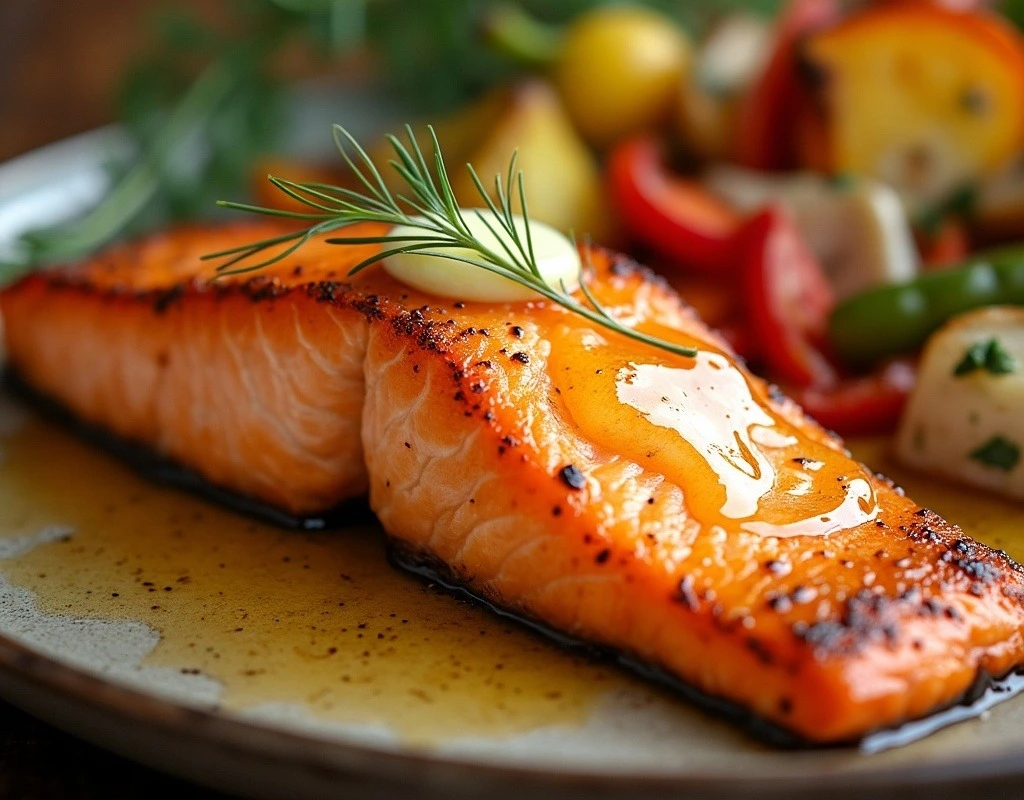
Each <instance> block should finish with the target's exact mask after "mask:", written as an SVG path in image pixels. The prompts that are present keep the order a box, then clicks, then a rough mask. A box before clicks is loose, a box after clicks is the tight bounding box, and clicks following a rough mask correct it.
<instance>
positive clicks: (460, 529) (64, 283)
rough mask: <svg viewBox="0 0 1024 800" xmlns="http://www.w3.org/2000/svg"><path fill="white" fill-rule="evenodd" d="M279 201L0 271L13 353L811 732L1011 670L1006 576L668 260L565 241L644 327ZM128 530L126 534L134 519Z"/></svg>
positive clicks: (121, 413)
mask: <svg viewBox="0 0 1024 800" xmlns="http://www.w3.org/2000/svg"><path fill="white" fill-rule="evenodd" d="M282 230H283V229H282V228H280V227H279V226H277V225H276V224H272V223H262V224H249V225H244V226H234V227H227V228H225V227H215V226H208V227H194V228H184V229H179V230H177V231H173V232H171V233H167V234H161V235H158V236H154V237H151V238H148V239H144V240H142V241H139V242H136V243H132V244H127V245H122V246H119V247H116V248H114V249H112V250H110V251H108V252H106V253H104V254H102V255H100V256H97V257H95V258H93V259H91V260H90V261H88V262H85V263H83V264H81V265H78V266H75V267H72V268H68V269H63V270H57V271H52V272H47V273H41V274H37V275H35V276H32V277H29V278H27V279H25V280H23V281H22V282H21V283H19V284H18V285H16V286H14V287H11V288H9V289H7V290H5V291H4V292H3V293H0V311H2V313H3V316H4V320H5V326H6V331H5V336H6V345H7V349H8V353H9V357H10V360H11V363H12V365H13V367H14V368H15V369H16V370H17V372H18V373H19V375H20V376H21V377H22V378H23V379H25V380H26V381H28V382H29V383H30V384H31V385H32V386H33V387H35V388H36V389H37V390H39V391H41V392H44V393H46V394H48V395H50V396H51V397H53V398H54V399H56V400H57V401H59V402H60V403H62V404H64V405H65V406H66V407H67V408H68V409H70V410H71V411H73V412H74V413H75V414H77V415H78V416H79V417H81V418H82V419H84V420H87V421H89V422H91V423H94V424H98V425H101V426H103V427H105V428H107V429H109V430H111V431H113V432H114V433H116V434H118V435H120V436H123V437H125V438H128V439H131V440H133V441H137V442H141V443H143V444H145V445H148V446H149V447H151V448H153V449H154V450H156V451H157V452H159V453H161V454H163V455H165V456H168V457H170V458H172V459H175V460H177V461H179V462H180V463H182V464H184V465H187V466H189V467H192V468H193V469H195V470H197V471H199V472H200V473H201V474H203V475H204V476H205V477H206V478H207V479H208V480H210V481H211V482H213V483H215V484H217V485H220V486H223V487H226V488H229V489H231V490H234V491H236V492H241V493H243V494H247V495H250V496H252V497H255V498H258V499H260V500H263V501H266V502H269V503H272V504H274V505H276V506H279V507H281V508H283V509H286V510H288V511H291V512H293V513H297V514H304V513H310V512H317V511H322V510H324V509H326V508H328V507H330V506H332V505H335V504H337V503H338V502H340V501H342V500H344V499H346V498H348V497H352V496H355V495H360V494H363V493H365V492H366V491H367V490H368V491H369V496H370V503H371V506H372V508H373V509H374V511H375V512H376V514H377V515H378V517H379V519H380V521H381V524H382V525H383V526H384V528H385V530H386V531H387V533H388V535H389V537H391V539H392V541H393V542H394V543H395V544H396V547H397V548H398V549H399V550H400V551H401V553H402V555H403V557H404V558H407V559H412V560H414V561H416V562H419V563H422V564H425V565H427V566H429V567H430V568H431V569H434V570H436V571H439V572H442V573H443V574H444V575H445V576H446V578H447V579H449V580H451V581H452V582H454V583H458V584H460V585H463V586H465V587H467V588H469V589H470V590H471V591H473V592H474V593H476V594H477V595H479V596H482V597H484V598H486V599H487V600H488V601H490V602H492V603H494V604H495V605H497V606H499V607H501V608H503V609H505V610H508V611H510V612H512V613H515V614H517V615H519V616H522V617H524V618H526V619H528V620H532V621H534V622H538V623H541V624H543V625H545V626H546V627H548V628H551V629H554V630H556V631H559V632H562V633H564V634H567V635H569V636H571V637H574V638H577V639H581V640H584V641H587V642H591V643H594V644H597V645H599V646H602V647H607V648H611V649H613V650H616V651H618V652H621V653H623V654H625V655H626V656H627V657H628V658H630V659H631V660H633V661H635V662H639V663H640V664H642V665H645V666H646V667H650V668H655V669H658V670H661V671H663V672H665V673H667V674H669V675H671V676H673V677H674V678H677V679H679V680H681V681H684V682H685V683H687V684H690V685H692V686H694V687H696V688H697V689H699V690H701V691H702V692H704V693H706V694H708V695H711V696H712V697H715V698H720V699H724V700H727V701H729V702H730V703H733V704H736V705H739V706H741V707H743V708H745V709H748V710H749V711H750V712H751V713H752V714H754V715H756V716H757V717H760V718H763V719H765V720H768V721H769V722H771V723H772V724H774V725H776V726H778V727H780V728H782V729H785V730H786V731H789V732H791V733H793V734H795V735H796V736H798V737H801V738H803V739H805V740H807V741H810V742H817V743H832V742H844V741H853V740H856V739H858V738H860V737H862V736H864V735H866V734H868V733H870V732H872V731H874V730H877V729H881V728H886V727H890V726H894V725H898V724H900V723H902V722H905V721H908V720H913V719H917V718H920V717H923V716H926V715H928V714H930V713H932V712H934V711H936V710H939V709H942V708H944V707H946V706H948V705H949V704H951V703H954V702H956V701H957V700H958V699H959V698H961V697H962V696H963V695H964V694H965V693H966V692H968V691H969V690H970V689H971V687H972V686H974V685H976V682H977V681H978V680H979V679H980V678H982V677H983V676H985V675H992V676H1001V675H1003V674H1005V673H1007V672H1009V671H1010V670H1012V669H1014V668H1016V667H1019V666H1021V665H1022V664H1024V635H1022V631H1024V572H1022V570H1021V568H1020V567H1019V566H1018V565H1017V564H1015V563H1014V562H1013V561H1011V560H1010V559H1009V558H1008V557H1007V556H1006V555H1005V554H1003V553H1001V552H995V551H992V550H991V549H989V548H988V547H986V546H985V545H983V544H980V543H978V542H975V541H973V540H971V539H969V538H968V537H966V536H965V535H964V534H963V533H962V532H961V531H960V530H959V529H958V528H957V527H956V526H955V525H951V524H949V523H947V522H946V521H944V520H943V519H941V518H940V517H938V516H937V515H936V514H934V513H932V512H929V511H927V510H925V509H921V508H919V507H918V506H917V505H916V504H915V503H914V502H913V501H912V500H910V499H909V498H907V497H905V496H904V495H903V493H902V492H901V491H900V490H899V489H898V488H896V487H894V486H893V485H892V484H891V483H890V482H888V481H886V480H885V479H884V478H882V477H880V476H876V475H874V474H872V473H871V472H870V471H869V470H868V469H867V468H865V467H864V466H863V465H861V464H859V463H857V462H856V461H855V460H853V459H852V458H851V457H850V456H849V454H848V453H847V452H846V450H845V449H844V447H843V445H842V442H840V441H838V440H837V439H835V438H834V437H832V436H831V435H829V434H827V433H826V432H825V431H823V430H822V429H821V428H820V427H819V426H818V425H817V424H816V423H814V422H813V421H811V420H809V419H807V418H805V417H804V415H803V413H802V412H801V411H800V410H799V409H798V408H797V407H796V406H795V405H794V404H792V403H791V402H790V401H788V400H787V399H786V398H784V397H782V396H781V395H779V394H777V393H776V392H774V391H773V390H772V389H771V387H769V386H767V385H766V384H764V383H763V382H762V381H760V380H759V379H757V378H755V377H753V376H752V375H750V374H749V373H748V372H747V371H746V369H745V368H744V367H743V366H742V364H740V363H739V362H738V361H737V359H736V358H735V357H734V356H733V355H732V353H731V352H730V351H729V349H728V347H727V346H726V345H725V344H724V342H723V341H722V340H721V339H720V338H719V337H718V336H716V335H715V334H714V333H713V332H711V331H710V330H708V329H707V328H706V327H705V326H704V325H703V324H702V323H701V322H700V321H699V320H698V319H697V318H696V317H695V316H694V315H693V314H692V313H691V312H690V311H689V310H688V309H687V308H686V307H685V305H684V304H683V303H682V302H681V301H680V299H679V298H678V297H677V296H676V295H675V294H674V293H673V292H672V291H671V290H670V289H668V288H667V287H666V286H665V285H664V284H663V283H662V282H661V281H659V280H657V279H655V278H654V277H653V276H652V275H651V273H649V272H648V271H647V270H645V269H643V268H640V267H638V266H636V265H635V264H633V263H632V262H630V261H628V260H627V259H625V258H623V257H619V256H615V255H613V254H610V253H608V252H605V251H600V250H593V251H588V252H586V253H585V255H586V259H585V261H588V262H589V263H590V265H591V268H590V269H589V272H588V283H589V285H590V287H591V290H592V291H593V293H594V295H595V296H596V298H597V299H598V300H599V301H600V302H601V303H602V304H603V305H604V306H605V307H606V308H607V309H609V310H610V311H611V312H612V313H613V314H615V316H617V317H618V318H619V319H620V320H621V321H622V322H623V323H625V324H629V325H632V326H635V327H637V328H639V329H641V330H643V331H645V332H648V333H651V334H654V335H656V336H659V337H661V338H665V339H669V340H672V341H675V342H677V343H680V344H684V345H690V346H694V347H696V348H697V351H698V353H697V355H696V357H694V358H687V357H683V356H676V355H671V354H669V353H667V352H665V351H662V350H658V349H655V348H652V347H650V346H647V345H643V344H638V343H636V342H634V341H632V340H628V339H626V338H624V337H622V336H620V335H619V334H616V333H614V332H612V331H609V330H607V329H604V328H598V327H595V326H594V325H593V324H592V323H590V322H588V321H587V320H585V319H583V318H581V317H578V316H574V315H572V314H570V313H568V312H566V311H565V310H563V309H562V308H561V307H559V306H556V305H554V304H552V303H550V302H547V301H543V300H540V299H538V300H537V301H536V302H526V303H515V304H484V303H468V302H466V303H464V302H459V301H457V300H442V299H439V298H436V297H431V296H428V295H425V294H422V293H419V292H416V291H414V290H411V289H409V288H408V287H406V286H403V285H402V284H400V283H398V282H396V281H395V280H393V279H392V278H390V277H388V276H387V274H386V273H385V272H384V271H383V270H382V269H380V268H379V267H373V268H370V269H369V270H367V271H365V272H363V273H361V274H360V275H359V276H358V277H356V278H351V279H350V278H348V277H347V272H348V270H349V268H350V267H351V266H352V265H354V264H356V263H358V262H359V261H361V260H362V259H363V258H365V257H366V256H367V255H368V254H369V252H371V251H369V250H368V249H367V248H366V247H354V246H346V247H339V246H332V245H328V244H326V243H324V242H312V243H310V244H309V245H307V246H305V247H304V248H303V249H301V250H300V251H298V252H297V253H296V254H294V255H293V256H291V257H289V258H287V259H285V260H284V261H282V262H280V263H278V264H276V265H275V266H273V267H271V268H269V269H267V270H264V271H262V272H259V273H256V276H255V277H252V278H248V277H246V276H241V277H231V278H224V279H219V280H218V279H215V272H214V267H213V266H212V265H210V264H209V263H204V262H201V261H200V260H199V257H200V256H201V255H203V254H205V253H209V252H213V251H218V250H224V249H227V248H230V247H232V246H234V245H239V244H244V243H247V242H251V241H256V240H260V239H264V238H267V237H269V236H272V235H274V234H276V233H279V232H281V231H282ZM140 535H144V533H143V532H140Z"/></svg>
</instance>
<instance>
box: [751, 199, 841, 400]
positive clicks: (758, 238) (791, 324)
mask: <svg viewBox="0 0 1024 800" xmlns="http://www.w3.org/2000/svg"><path fill="white" fill-rule="evenodd" d="M741 238H742V239H743V240H744V248H745V257H744V259H743V261H744V264H743V273H742V275H741V288H742V292H743V298H744V303H745V306H746V310H747V314H748V318H749V322H750V329H751V331H752V332H753V334H754V336H755V338H756V340H757V342H758V350H759V352H760V355H761V360H762V361H763V363H764V364H765V366H766V367H767V369H768V373H769V375H770V376H772V377H773V378H775V379H776V380H778V381H779V382H780V383H786V384H789V385H791V386H796V387H801V388H803V387H808V386H816V387H828V386H832V385H834V384H835V383H836V381H837V380H838V376H837V373H836V370H835V368H834V367H833V366H832V364H831V362H830V361H829V360H828V358H826V357H825V355H824V349H823V348H824V343H825V341H826V329H827V323H828V316H829V314H830V313H831V311H832V308H833V306H834V305H835V296H834V294H833V292H832V287H831V286H829V283H828V279H827V278H826V277H825V274H824V272H823V271H822V269H821V266H820V265H819V264H818V262H817V260H816V259H815V257H814V255H813V254H812V253H811V251H810V249H809V248H808V247H807V244H806V243H805V242H804V240H803V236H802V235H801V234H800V231H799V230H798V229H797V227H796V223H794V222H793V220H792V218H791V217H790V216H789V214H788V213H787V212H786V211H785V209H783V208H782V207H781V206H769V207H768V208H766V209H765V210H764V211H761V212H760V213H758V214H757V215H756V216H755V217H753V218H752V219H751V221H750V222H749V223H748V224H747V226H746V228H745V230H744V235H743V236H742V237H741Z"/></svg>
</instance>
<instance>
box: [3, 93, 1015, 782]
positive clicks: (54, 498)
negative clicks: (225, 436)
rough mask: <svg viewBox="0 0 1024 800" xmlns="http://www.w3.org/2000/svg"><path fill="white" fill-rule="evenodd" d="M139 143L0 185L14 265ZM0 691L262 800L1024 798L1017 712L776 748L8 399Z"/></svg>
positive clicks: (871, 446) (45, 156)
mask: <svg viewBox="0 0 1024 800" xmlns="http://www.w3.org/2000/svg"><path fill="white" fill-rule="evenodd" d="M375 103H376V101H375V100H368V98H367V97H366V96H365V95H360V94H358V93H356V94H346V95H344V96H343V97H341V98H340V99H338V98H335V99H333V100H332V101H330V102H324V100H323V98H322V97H320V98H319V99H318V101H317V102H310V101H309V99H308V98H307V99H306V100H305V101H300V102H299V110H300V111H301V112H302V113H303V114H305V115H306V116H305V117H304V118H303V119H304V122H303V124H302V125H301V126H299V127H300V128H301V129H302V131H303V132H304V136H306V137H307V138H308V137H310V135H311V134H310V131H316V130H323V131H324V132H325V136H324V138H325V139H326V122H327V120H328V118H329V115H331V114H332V111H331V110H330V109H334V110H335V112H334V114H335V115H336V116H337V115H338V114H339V113H340V112H337V111H336V110H337V109H341V108H343V109H346V113H345V120H344V121H345V122H346V123H348V124H353V122H356V123H358V122H359V121H360V120H361V121H363V122H364V123H365V122H366V121H367V120H368V118H369V117H368V115H367V111H366V109H367V108H376V106H375ZM324 109H329V110H327V111H326V112H325V111H324ZM325 113H326V114H327V115H328V116H324V114H325ZM318 117H319V118H318ZM355 127H356V128H357V129H358V127H359V125H358V124H356V125H355ZM123 146H124V145H123V143H121V142H120V141H119V138H118V135H117V133H116V131H112V130H107V131H100V132H98V133H96V134H90V135H87V136H85V137H80V138H78V139H75V140H71V141H69V142H66V143H63V144H60V145H57V146H54V147H52V148H47V149H46V150H44V151H40V152H39V153H36V154H32V155H29V156H26V157H24V158H22V159H19V160H17V161H14V162H11V163H9V164H7V165H3V166H0V254H2V253H3V252H4V251H5V248H9V247H10V246H11V242H12V241H13V237H14V236H15V235H16V234H17V232H18V231H20V230H22V229H24V228H25V227H27V226H30V225H33V224H42V223H48V222H52V221H56V220H57V219H59V218H60V217H61V216H62V215H66V214H70V213H73V212H74V210H75V209H76V208H78V207H80V206H81V204H83V203H87V202H89V200H90V199H91V198H92V197H95V196H96V195H97V194H98V193H99V192H101V191H102V190H103V185H104V179H103V173H102V170H101V169H100V166H101V164H102V163H103V160H104V158H105V157H107V156H108V155H109V154H110V153H111V152H112V150H116V149H117V148H120V147H123ZM858 452H859V454H860V455H861V457H863V458H864V459H865V460H867V461H868V463H869V464H871V466H873V467H875V468H876V469H881V470H883V471H886V472H889V473H892V474H893V476H894V477H896V478H897V479H898V480H900V481H902V482H903V483H904V484H905V485H906V487H907V489H908V490H909V491H910V492H911V493H912V494H913V495H914V496H915V497H916V498H918V499H919V500H920V501H921V502H923V503H924V504H926V505H931V506H932V507H934V508H935V509H936V510H938V511H939V512H940V513H943V514H945V515H947V516H948V517H950V518H951V519H953V520H955V521H957V522H959V523H960V524H961V525H962V526H963V527H964V528H965V529H966V530H967V531H968V532H969V533H970V534H972V535H974V536H976V537H977V538H980V539H982V540H984V541H986V542H988V543H990V544H993V545H995V546H997V547H1002V548H1004V549H1006V550H1008V551H1009V552H1010V553H1011V554H1013V555H1015V556H1017V557H1018V558H1019V557H1020V556H1022V555H1024V509H1021V508H1019V507H1015V506H1013V505H1010V504H1006V503H1003V502H1001V501H998V500H995V499H986V498H978V497H977V496H973V495H972V494H971V493H968V492H960V491H958V490H956V489H954V488H952V487H949V486H945V485H938V484H934V483H928V482H925V481H922V480H920V479H914V478H913V477H912V476H905V475H903V474H900V473H899V471H898V470H896V469H895V468H894V467H893V465H891V464H890V463H889V462H888V461H887V459H886V457H885V448H884V443H879V442H864V443H859V444H858ZM0 696H2V697H4V698H5V699H7V700H9V701H11V702H14V703H16V704H18V705H21V706H22V707H24V708H26V709H27V710H29V711H31V712H32V713H35V714H37V715H38V716H40V717H42V718H44V719H46V720H48V721H50V722H52V723H53V724H55V725H58V726H60V727H62V728H65V729H66V730H68V731H70V732H72V733H75V734H77V735H79V736H81V737H83V738H86V739H89V740H91V741H93V742H96V743H98V744H100V745H103V746H106V747H108V748H110V749H112V750H115V751H117V752H119V753H121V754H124V755H127V756H130V757H132V758H135V759H138V760H139V761H142V762H144V763H147V764H150V765H152V766H155V767H158V768H161V769H164V770H167V771H171V772H174V773H177V774H179V775H182V776H185V777H189V778H192V779H195V780H197V781H200V782H203V783H206V784H209V785H211V786H216V787H219V788H222V789H227V790H229V791H234V792H237V793H240V794H245V795H250V796H254V797H255V796H259V797H323V796H330V795H337V796H345V797H353V796H373V797H392V796H393V797H399V796H408V795H409V793H410V792H412V791H415V792H416V794H417V796H419V797H434V796H436V797H442V796H443V797H452V796H459V797H485V796H486V797H488V798H492V799H493V798H501V797H521V796H523V795H524V794H526V793H527V792H529V793H530V794H531V795H533V796H536V797H546V796H551V797H556V796H574V797H575V796H580V797H605V796H623V797H626V796H628V797H700V798H710V797H765V798H767V797H773V798H774V797H780V798H781V797H786V798H795V797H812V796H813V797H820V796H822V794H823V793H828V794H829V795H831V796H833V797H856V796H864V795H865V794H867V793H869V792H870V793H872V794H874V795H875V796H892V797H896V796H899V797H900V798H901V800H903V798H911V797H918V796H920V797H925V796H927V797H929V798H933V799H934V798H938V797H943V796H949V797H952V796H953V795H954V794H956V795H962V794H963V793H964V792H965V791H966V792H969V794H970V796H972V797H978V796H983V795H984V796H992V797H995V796H1005V797H1018V796H1019V782H1020V780H1021V778H1024V698H1017V699H1014V700H1010V701H1008V702H1006V703H1003V704H1001V705H999V706H997V707H996V708H994V709H993V710H991V711H990V712H987V713H986V714H985V715H984V716H983V718H981V719H975V720H971V721H967V722H963V723H961V724H959V725H956V726H953V727H951V728H948V729H946V730H943V731H941V732H939V733H937V734H935V735H934V736H932V737H930V738H928V739H926V740H924V741H921V742H918V743H916V744H913V745H910V746H907V747H903V748H899V749H895V750H891V751H888V752H884V753H880V754H876V755H870V756H869V755H865V754H863V753H861V752H859V751H857V750H853V749H836V750H826V751H808V752H785V751H777V750H773V749H771V748H768V747H766V746H764V745H761V744H759V743H757V742H756V741H754V740H752V739H751V738H750V737H749V736H747V735H746V734H745V733H743V732H742V731H740V730H737V729H735V728H733V727H732V726H730V725H729V724H727V723H724V722H721V721H719V720H717V719H715V718H713V717H710V716H708V715H706V714H704V713H703V712H701V711H698V710H695V709H693V708H692V707H690V706H689V705H687V704H686V703H685V702H683V701H682V700H680V699H679V698H678V697H676V696H674V695H673V694H672V693H671V692H668V691H665V690H662V689H659V688H656V687H653V686H650V685H647V684H645V683H644V682H642V681H640V680H638V679H636V678H633V677H631V676H629V675H627V674H625V673H624V672H622V671H620V670H618V669H616V668H615V667H614V666H611V665H608V664H602V663H597V662H593V661H591V660H588V659H587V658H585V657H584V656H582V655H580V654H577V653H573V652H568V651H565V650H562V649H560V648H558V647H557V646H555V645H553V644H550V643H548V642H547V641H544V640H542V639H540V638H539V637H538V636H536V635H534V634H532V633H530V632H529V631H527V630H525V629H523V628H521V627H519V626H517V625H515V624H512V623H508V622H506V621H503V620H501V619H499V618H497V617H495V616H493V615H491V614H489V613H488V612H487V611H485V610H483V609H480V608H476V607H473V606H470V605H467V604H465V603H463V602H461V601H459V600H457V599H455V598H453V597H451V596H449V595H447V594H445V593H444V592H442V591H439V590H437V589H435V588H432V587H430V586H429V585H427V584H426V583H424V582H422V581H420V580H418V579H416V578H413V577H410V576H407V575H405V574H403V573H400V572H399V571H397V570H395V569H394V568H393V567H391V566H390V565H389V564H388V562H387V560H386V556H385V549H384V542H383V537H382V534H381V533H380V531H379V530H378V529H376V528H375V527H374V526H373V525H368V524H366V523H365V521H364V522H362V523H355V524H353V525H352V526H350V527H347V528H345V529H342V530H338V531H333V532H321V533H299V532H294V531H286V530H282V529H280V528H276V527H274V526H272V525H267V524H262V523H259V522H254V521H253V520H251V519H249V518H246V517H242V516H239V515H237V514H235V513H233V512H230V511H227V510H225V509H223V508H220V507H217V506H215V505H212V504H210V503H208V502H206V501H204V500H202V499H199V498H196V497H193V496H191V495H187V494H184V493H182V492H179V491H177V490H174V489H170V488H166V487H161V486H158V485H154V484H153V483H150V482H147V481H146V480H144V479H142V478H141V477H139V476H138V475H136V474H134V473H133V472H132V471H131V470H130V469H128V468H127V467H126V466H125V465H124V464H122V463H120V462H119V461H117V460H116V459H114V458H112V457H110V456H109V455H107V454H106V453H104V452H103V451H101V450H98V449H96V448H95V447H93V446H91V445H88V444H86V443H84V442H82V441H81V440H79V439H78V438H76V437H75V436H74V435H72V434H71V433H70V432H68V431H67V430H65V429H63V428H62V427H60V426H59V425H56V424H54V423H53V422H51V421H48V420H46V419H45V418H43V417H42V416H40V415H39V414H38V413H37V412H36V411H34V410H32V409H29V408H27V407H26V406H25V405H23V404H21V403H19V402H18V401H15V400H13V399H12V398H10V397H9V396H6V395H0Z"/></svg>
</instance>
